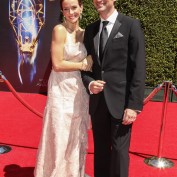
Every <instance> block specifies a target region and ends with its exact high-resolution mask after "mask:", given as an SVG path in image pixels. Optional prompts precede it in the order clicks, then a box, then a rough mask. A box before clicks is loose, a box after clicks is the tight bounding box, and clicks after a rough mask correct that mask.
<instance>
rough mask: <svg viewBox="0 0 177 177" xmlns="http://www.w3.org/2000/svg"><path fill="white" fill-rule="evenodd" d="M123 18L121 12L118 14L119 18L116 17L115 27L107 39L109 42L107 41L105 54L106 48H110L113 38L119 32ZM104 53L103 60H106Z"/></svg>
mask: <svg viewBox="0 0 177 177" xmlns="http://www.w3.org/2000/svg"><path fill="white" fill-rule="evenodd" d="M121 19H122V15H121V14H120V13H119V15H118V17H117V19H116V21H115V24H114V26H113V28H112V31H111V33H110V35H109V38H108V40H107V43H106V45H105V49H104V54H105V52H106V50H107V49H108V47H109V44H110V43H111V41H112V39H113V38H114V36H115V35H116V34H117V33H118V30H119V28H120V26H121V22H120V20H121ZM104 54H103V62H104ZM103 62H102V63H103Z"/></svg>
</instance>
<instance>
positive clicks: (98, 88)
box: [90, 80, 106, 94]
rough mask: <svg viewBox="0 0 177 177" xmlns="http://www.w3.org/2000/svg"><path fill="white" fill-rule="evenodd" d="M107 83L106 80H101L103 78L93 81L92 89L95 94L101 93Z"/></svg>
mask: <svg viewBox="0 0 177 177" xmlns="http://www.w3.org/2000/svg"><path fill="white" fill-rule="evenodd" d="M105 84H106V82H104V81H101V80H96V81H93V82H92V83H91V84H90V91H91V92H92V93H93V94H98V93H100V92H102V91H103V89H104V85H105Z"/></svg>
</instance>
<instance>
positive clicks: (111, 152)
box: [91, 92, 132, 177]
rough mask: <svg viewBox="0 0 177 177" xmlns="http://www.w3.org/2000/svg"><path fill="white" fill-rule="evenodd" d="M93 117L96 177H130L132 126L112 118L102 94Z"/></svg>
mask: <svg viewBox="0 0 177 177" xmlns="http://www.w3.org/2000/svg"><path fill="white" fill-rule="evenodd" d="M99 94H100V99H99V103H98V105H97V108H96V111H95V113H94V114H93V115H91V119H92V129H93V139H94V177H128V170H129V169H128V168H129V146H130V136H131V128H132V125H123V124H122V119H116V118H114V117H112V116H111V114H110V112H109V110H108V107H107V105H106V102H105V98H104V93H103V92H101V93H99Z"/></svg>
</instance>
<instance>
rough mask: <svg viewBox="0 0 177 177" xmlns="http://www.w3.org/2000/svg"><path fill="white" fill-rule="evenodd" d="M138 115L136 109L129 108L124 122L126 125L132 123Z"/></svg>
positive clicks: (125, 113)
mask: <svg viewBox="0 0 177 177" xmlns="http://www.w3.org/2000/svg"><path fill="white" fill-rule="evenodd" d="M136 117H137V112H136V111H135V110H132V109H128V108H127V109H125V111H124V117H123V122H122V124H124V125H129V124H132V123H133V122H134V121H135V120H136Z"/></svg>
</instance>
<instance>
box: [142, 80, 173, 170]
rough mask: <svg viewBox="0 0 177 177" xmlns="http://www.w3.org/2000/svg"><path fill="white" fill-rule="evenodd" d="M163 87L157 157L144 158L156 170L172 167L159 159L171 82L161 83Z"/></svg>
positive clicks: (167, 160)
mask: <svg viewBox="0 0 177 177" xmlns="http://www.w3.org/2000/svg"><path fill="white" fill-rule="evenodd" d="M163 85H164V98H163V107H162V119H161V127H160V137H159V146H158V154H157V156H153V157H150V158H146V159H145V160H144V162H145V163H146V164H147V165H149V166H153V167H156V168H171V167H173V166H174V163H173V162H172V161H171V160H169V159H167V158H163V157H161V152H162V144H163V138H164V129H165V122H166V112H167V105H168V96H169V90H170V88H171V86H172V82H170V81H165V82H163Z"/></svg>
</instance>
